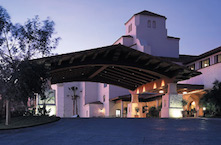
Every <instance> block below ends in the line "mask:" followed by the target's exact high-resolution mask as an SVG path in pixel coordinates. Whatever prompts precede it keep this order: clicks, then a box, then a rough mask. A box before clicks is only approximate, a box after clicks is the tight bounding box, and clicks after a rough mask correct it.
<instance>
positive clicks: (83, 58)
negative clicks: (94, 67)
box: [81, 54, 87, 62]
mask: <svg viewBox="0 0 221 145" xmlns="http://www.w3.org/2000/svg"><path fill="white" fill-rule="evenodd" d="M86 56H87V55H86V54H85V55H84V56H83V57H82V59H81V62H82V61H84V60H85V58H86Z"/></svg>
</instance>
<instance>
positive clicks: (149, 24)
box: [147, 20, 151, 28]
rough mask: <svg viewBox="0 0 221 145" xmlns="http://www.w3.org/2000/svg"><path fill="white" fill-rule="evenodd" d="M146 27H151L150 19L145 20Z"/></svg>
mask: <svg viewBox="0 0 221 145" xmlns="http://www.w3.org/2000/svg"><path fill="white" fill-rule="evenodd" d="M147 27H148V28H151V21H150V20H148V21H147Z"/></svg>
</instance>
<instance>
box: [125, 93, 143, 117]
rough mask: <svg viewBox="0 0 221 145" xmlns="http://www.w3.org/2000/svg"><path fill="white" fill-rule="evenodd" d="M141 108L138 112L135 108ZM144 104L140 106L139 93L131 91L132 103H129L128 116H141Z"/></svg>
mask: <svg viewBox="0 0 221 145" xmlns="http://www.w3.org/2000/svg"><path fill="white" fill-rule="evenodd" d="M137 107H138V108H139V112H138V113H137V112H136V109H135V108H137ZM141 109H142V106H140V103H139V99H138V94H135V93H131V103H129V104H128V114H127V116H128V117H133V118H134V117H137V116H136V115H138V117H140V112H141V111H142V110H141Z"/></svg>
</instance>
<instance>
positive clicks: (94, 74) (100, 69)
mask: <svg viewBox="0 0 221 145" xmlns="http://www.w3.org/2000/svg"><path fill="white" fill-rule="evenodd" d="M107 67H108V66H107V65H105V66H102V67H100V68H99V69H98V70H97V71H95V72H94V73H93V74H92V75H90V76H89V77H88V78H89V79H92V78H94V77H95V76H96V75H98V74H99V73H100V72H102V71H103V70H105V69H106V68H107Z"/></svg>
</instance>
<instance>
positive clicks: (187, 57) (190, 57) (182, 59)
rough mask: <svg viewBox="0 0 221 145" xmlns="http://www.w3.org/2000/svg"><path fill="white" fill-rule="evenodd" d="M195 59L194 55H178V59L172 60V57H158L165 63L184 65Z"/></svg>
mask: <svg viewBox="0 0 221 145" xmlns="http://www.w3.org/2000/svg"><path fill="white" fill-rule="evenodd" d="M197 57H198V56H195V55H179V58H174V57H160V58H162V59H164V60H167V61H173V62H181V63H185V62H187V61H190V60H194V59H196V58H197Z"/></svg>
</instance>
